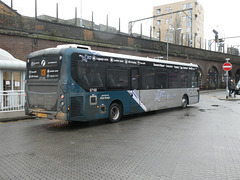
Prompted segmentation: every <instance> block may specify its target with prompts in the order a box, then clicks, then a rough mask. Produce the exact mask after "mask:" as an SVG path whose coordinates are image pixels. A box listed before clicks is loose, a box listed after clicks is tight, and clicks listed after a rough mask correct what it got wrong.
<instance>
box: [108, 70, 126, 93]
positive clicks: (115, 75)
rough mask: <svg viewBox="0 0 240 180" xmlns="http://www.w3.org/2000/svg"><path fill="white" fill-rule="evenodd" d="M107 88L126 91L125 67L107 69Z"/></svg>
mask: <svg viewBox="0 0 240 180" xmlns="http://www.w3.org/2000/svg"><path fill="white" fill-rule="evenodd" d="M108 68H109V69H108V76H107V79H108V87H109V88H113V89H121V90H122V89H128V71H127V68H126V67H117V66H109V67H108Z"/></svg>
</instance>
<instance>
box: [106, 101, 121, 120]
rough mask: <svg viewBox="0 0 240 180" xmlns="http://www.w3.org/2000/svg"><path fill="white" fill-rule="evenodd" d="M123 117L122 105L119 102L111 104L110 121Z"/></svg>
mask: <svg viewBox="0 0 240 180" xmlns="http://www.w3.org/2000/svg"><path fill="white" fill-rule="evenodd" d="M121 117H122V107H121V105H119V104H118V103H113V104H111V106H110V108H109V122H111V123H115V122H118V121H119V120H120V119H121Z"/></svg>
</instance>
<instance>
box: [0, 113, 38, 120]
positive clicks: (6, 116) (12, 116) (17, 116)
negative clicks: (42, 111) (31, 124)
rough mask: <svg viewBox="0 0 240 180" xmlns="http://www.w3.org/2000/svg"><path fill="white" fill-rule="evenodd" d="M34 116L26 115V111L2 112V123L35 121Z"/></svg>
mask: <svg viewBox="0 0 240 180" xmlns="http://www.w3.org/2000/svg"><path fill="white" fill-rule="evenodd" d="M34 118H35V117H34V116H29V115H25V110H18V111H11V112H0V122H8V121H18V120H25V119H34Z"/></svg>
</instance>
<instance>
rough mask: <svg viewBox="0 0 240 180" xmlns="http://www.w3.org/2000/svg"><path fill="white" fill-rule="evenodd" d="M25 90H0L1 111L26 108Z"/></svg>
mask: <svg viewBox="0 0 240 180" xmlns="http://www.w3.org/2000/svg"><path fill="white" fill-rule="evenodd" d="M24 103H25V92H24V90H12V91H0V113H1V112H10V111H19V110H23V109H24Z"/></svg>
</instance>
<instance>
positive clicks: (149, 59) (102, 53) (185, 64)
mask: <svg viewBox="0 0 240 180" xmlns="http://www.w3.org/2000/svg"><path fill="white" fill-rule="evenodd" d="M91 52H92V53H93V54H95V55H101V56H108V57H115V58H123V59H131V60H139V61H146V62H153V63H163V64H170V65H179V66H191V67H198V65H197V64H192V63H183V62H176V61H167V60H161V59H153V58H148V57H146V58H145V57H140V56H132V55H125V54H117V53H109V52H103V51H94V50H91Z"/></svg>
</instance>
